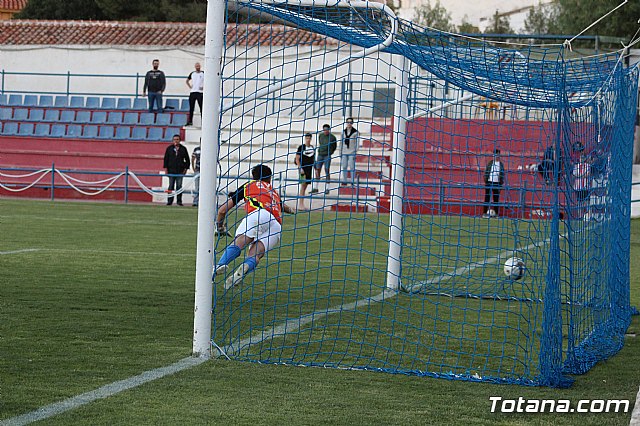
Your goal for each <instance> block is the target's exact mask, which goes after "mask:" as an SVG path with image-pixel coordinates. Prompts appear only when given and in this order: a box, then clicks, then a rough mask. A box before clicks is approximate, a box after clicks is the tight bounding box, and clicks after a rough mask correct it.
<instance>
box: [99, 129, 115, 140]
mask: <svg viewBox="0 0 640 426" xmlns="http://www.w3.org/2000/svg"><path fill="white" fill-rule="evenodd" d="M98 138H100V139H113V126H100V132H98Z"/></svg>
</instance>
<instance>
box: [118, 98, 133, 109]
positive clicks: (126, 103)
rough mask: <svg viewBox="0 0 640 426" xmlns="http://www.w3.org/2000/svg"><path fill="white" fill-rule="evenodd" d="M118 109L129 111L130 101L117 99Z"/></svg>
mask: <svg viewBox="0 0 640 426" xmlns="http://www.w3.org/2000/svg"><path fill="white" fill-rule="evenodd" d="M117 108H118V109H131V99H129V98H118V105H117Z"/></svg>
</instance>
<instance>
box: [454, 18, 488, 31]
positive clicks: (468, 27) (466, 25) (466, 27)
mask: <svg viewBox="0 0 640 426" xmlns="http://www.w3.org/2000/svg"><path fill="white" fill-rule="evenodd" d="M468 19H469V18H468V17H467V16H466V15H465V17H464V18H462V23H461V24H460V25H458V32H459V33H461V34H480V33H481V32H482V31H480V28H478V27H476V26H475V25H473V24H472V23H471V22H469V21H468Z"/></svg>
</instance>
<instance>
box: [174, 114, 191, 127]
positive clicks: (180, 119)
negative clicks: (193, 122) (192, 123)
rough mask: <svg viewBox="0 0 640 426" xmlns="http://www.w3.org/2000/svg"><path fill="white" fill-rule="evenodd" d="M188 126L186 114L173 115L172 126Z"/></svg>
mask: <svg viewBox="0 0 640 426" xmlns="http://www.w3.org/2000/svg"><path fill="white" fill-rule="evenodd" d="M185 124H187V116H186V115H185V114H172V115H171V125H172V126H180V127H182V126H184V125H185Z"/></svg>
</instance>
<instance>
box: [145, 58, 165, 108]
mask: <svg viewBox="0 0 640 426" xmlns="http://www.w3.org/2000/svg"><path fill="white" fill-rule="evenodd" d="M152 65H153V69H152V70H149V71H147V75H146V76H145V77H144V87H143V88H142V96H146V95H147V92H149V96H148V97H147V99H148V100H149V112H153V104H154V103H156V105H157V107H158V112H159V113H162V93H163V92H164V89H166V87H167V80H166V78H165V76H164V72H162V71H160V70H159V69H158V67H159V66H160V60H159V59H154V60H153V62H152Z"/></svg>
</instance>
